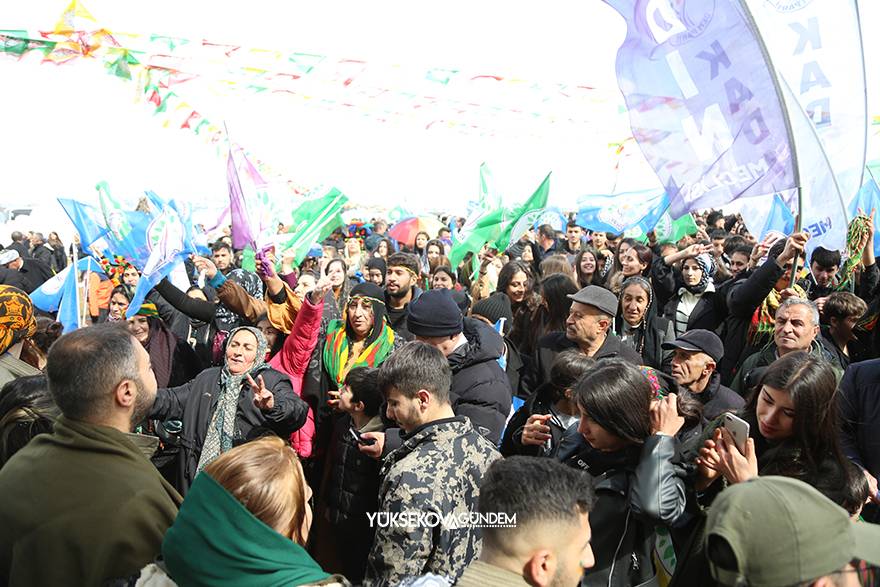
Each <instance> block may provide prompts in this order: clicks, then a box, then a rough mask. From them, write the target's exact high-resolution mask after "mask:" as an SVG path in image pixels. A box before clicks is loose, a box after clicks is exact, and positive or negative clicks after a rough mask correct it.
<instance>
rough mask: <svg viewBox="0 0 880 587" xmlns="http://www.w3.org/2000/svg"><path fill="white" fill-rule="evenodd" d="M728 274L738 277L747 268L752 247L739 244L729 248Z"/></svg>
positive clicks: (734, 277)
mask: <svg viewBox="0 0 880 587" xmlns="http://www.w3.org/2000/svg"><path fill="white" fill-rule="evenodd" d="M728 256H729V257H730V276H731V278H732V279H739V277H740V276H741V275H743V274H744V273H745V272H746V271H748V268H749V260H750V259H751V258H752V247H751V246H750V245H740V246H737V247H734V248H732V249H731V250H730V254H729V255H728Z"/></svg>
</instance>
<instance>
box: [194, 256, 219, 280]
mask: <svg viewBox="0 0 880 587" xmlns="http://www.w3.org/2000/svg"><path fill="white" fill-rule="evenodd" d="M193 264H194V265H195V266H196V269H198V270H199V272H202V271H204V272H205V276H206V277H207V278H208V279H214V276H215V275H217V266H216V265H214V262H213V261H211V260H210V259H208V258H206V257H199V256H198V255H196V256H194V257H193Z"/></svg>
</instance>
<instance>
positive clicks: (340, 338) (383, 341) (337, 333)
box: [324, 317, 395, 386]
mask: <svg viewBox="0 0 880 587" xmlns="http://www.w3.org/2000/svg"><path fill="white" fill-rule="evenodd" d="M374 328H375V327H374ZM394 337H395V334H394V330H392V329H391V327H390V326H388V323H387V322H386V321H385V319H384V317H383V318H382V326H381V330H380V331H379V334H378V336H376V337H375V339H374V340H373V341H372V342H370V344H368V345H366V346H365V347H364V350H362V351H361V353H360V355H358V357H357V359H355V361H354V363H352V364H351V367H348V360H349V356H348V353H349V351H350V350H351V342H350V341H349V338H348V333H347V332H346V330H345V322H344V321H343V320H333V321H332V322H330V324H329V325H328V326H327V337H326V339H325V342H324V367H325V368H326V369H327V373H329V374H330V377H332V378H333V380H334V381H335V382H336V383H337V385H339V386H342V384H343V383H344V382H345V376H346V375H348V371H349V368H354V367H377V366H379V365H380V364H381V363H382V361H384V360H385V357H387V356H388V355H389V354H390V353H391V351H392V349H393V348H394ZM372 338H373V336H372V332H371V333H370V335H368V337H367V341H368V342H369V341H370V339H372Z"/></svg>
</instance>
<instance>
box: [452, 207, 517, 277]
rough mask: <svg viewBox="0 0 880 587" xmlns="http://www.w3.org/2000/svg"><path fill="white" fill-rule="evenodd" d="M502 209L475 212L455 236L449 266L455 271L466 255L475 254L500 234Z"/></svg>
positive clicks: (502, 216)
mask: <svg viewBox="0 0 880 587" xmlns="http://www.w3.org/2000/svg"><path fill="white" fill-rule="evenodd" d="M503 221H504V209H503V208H497V209H495V210H492V211H489V210H482V209H480V210H475V211H474V212H473V213H472V214H471V215H470V216H468V219H467V221H466V222H465V223H464V226H462V227H461V230H459V231H458V232H457V233H456V235H455V242H453V243H452V250H451V251H450V252H449V265H450V266H451V267H452V268H453V269H456V268H458V266H459V264H461V262H462V260H463V259H464V258H465V257H466V256H467V254H468V253H476V252H478V251H479V250H480V249H482V248H483V245H484V244H486V243H488V242H495V240H496V239H497V238H498V236H499V235H500V234H501V230H502V222H503Z"/></svg>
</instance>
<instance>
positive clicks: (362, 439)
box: [348, 426, 376, 446]
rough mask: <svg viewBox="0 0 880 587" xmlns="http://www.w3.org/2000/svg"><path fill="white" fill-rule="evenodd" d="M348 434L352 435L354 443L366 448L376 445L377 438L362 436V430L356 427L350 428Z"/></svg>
mask: <svg viewBox="0 0 880 587" xmlns="http://www.w3.org/2000/svg"><path fill="white" fill-rule="evenodd" d="M348 432H349V434H351V436H352V438H354V441H355V442H357V443H358V444H363V445H364V446H372V445H374V444H376V439H375V438H367V437H366V436H364V435H363V434H361V432H360V430H358V429H357V428H355V427H354V426H352V427H351V428H349V429H348Z"/></svg>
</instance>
